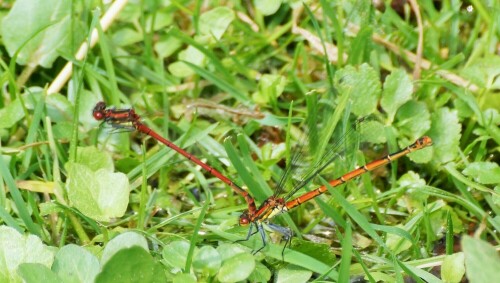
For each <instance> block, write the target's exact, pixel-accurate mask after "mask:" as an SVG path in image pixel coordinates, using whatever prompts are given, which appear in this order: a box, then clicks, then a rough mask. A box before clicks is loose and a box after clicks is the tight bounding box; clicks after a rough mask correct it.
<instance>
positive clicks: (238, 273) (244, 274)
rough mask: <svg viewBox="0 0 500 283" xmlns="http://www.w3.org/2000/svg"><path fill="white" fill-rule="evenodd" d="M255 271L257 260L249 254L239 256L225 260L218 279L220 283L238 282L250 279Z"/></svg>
mask: <svg viewBox="0 0 500 283" xmlns="http://www.w3.org/2000/svg"><path fill="white" fill-rule="evenodd" d="M254 269H255V258H254V257H253V256H252V255H251V254H248V253H242V254H238V255H236V256H234V257H231V258H229V259H227V260H225V261H224V262H223V264H222V267H221V269H220V270H219V274H218V275H217V279H218V280H219V281H220V282H237V281H242V280H245V279H247V278H248V276H250V274H251V273H252V272H253V270H254Z"/></svg>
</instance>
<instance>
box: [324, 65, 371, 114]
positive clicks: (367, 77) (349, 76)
mask: <svg viewBox="0 0 500 283" xmlns="http://www.w3.org/2000/svg"><path fill="white" fill-rule="evenodd" d="M334 82H335V87H336V88H337V89H338V91H339V93H346V92H347V93H349V97H350V102H351V109H352V112H353V113H354V114H356V115H357V116H366V115H368V114H371V113H373V112H374V111H375V110H376V108H377V103H378V99H379V96H380V93H381V85H380V80H379V77H378V74H377V72H376V71H375V70H374V69H373V68H372V67H370V66H369V65H368V64H362V65H361V66H359V67H357V68H356V67H353V66H346V67H345V68H344V69H341V70H339V71H337V72H336V73H335V78H334Z"/></svg>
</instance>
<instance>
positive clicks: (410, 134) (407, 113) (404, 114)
mask: <svg viewBox="0 0 500 283" xmlns="http://www.w3.org/2000/svg"><path fill="white" fill-rule="evenodd" d="M430 117H431V114H430V113H429V110H428V109H427V105H425V103H423V102H418V101H414V100H411V101H408V102H407V103H405V104H404V105H403V106H401V107H400V108H399V110H398V112H397V114H396V123H395V124H396V127H397V128H398V130H399V131H400V132H401V134H403V136H405V137H407V138H408V141H410V142H414V141H415V140H416V139H417V138H419V137H421V136H423V135H424V134H425V133H426V132H427V131H428V130H429V129H430V128H431V121H430Z"/></svg>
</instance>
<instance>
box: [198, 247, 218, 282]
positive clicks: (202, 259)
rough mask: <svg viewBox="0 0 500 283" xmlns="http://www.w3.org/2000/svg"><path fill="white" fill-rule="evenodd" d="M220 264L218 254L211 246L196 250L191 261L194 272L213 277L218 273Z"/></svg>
mask: <svg viewBox="0 0 500 283" xmlns="http://www.w3.org/2000/svg"><path fill="white" fill-rule="evenodd" d="M221 264H222V259H221V256H220V254H219V253H218V252H217V250H216V249H214V248H213V247H211V246H204V247H202V248H200V249H199V250H198V252H197V253H196V255H195V256H194V259H193V268H194V270H195V271H196V272H200V273H202V274H207V275H210V276H213V275H215V274H216V273H217V271H219V269H220V266H221Z"/></svg>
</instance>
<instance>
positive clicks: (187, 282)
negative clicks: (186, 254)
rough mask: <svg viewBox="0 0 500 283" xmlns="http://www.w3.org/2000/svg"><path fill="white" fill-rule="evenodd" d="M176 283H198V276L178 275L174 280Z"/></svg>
mask: <svg viewBox="0 0 500 283" xmlns="http://www.w3.org/2000/svg"><path fill="white" fill-rule="evenodd" d="M173 282H174V283H196V282H198V280H196V276H194V275H193V274H186V273H177V274H176V275H175V276H174V278H173Z"/></svg>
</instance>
